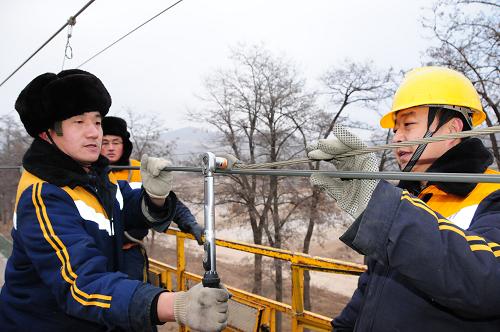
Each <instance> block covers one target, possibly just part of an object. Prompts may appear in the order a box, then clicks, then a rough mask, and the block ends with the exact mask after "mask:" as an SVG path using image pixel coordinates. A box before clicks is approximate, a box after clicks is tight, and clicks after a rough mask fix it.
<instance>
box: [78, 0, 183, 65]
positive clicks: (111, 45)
mask: <svg viewBox="0 0 500 332" xmlns="http://www.w3.org/2000/svg"><path fill="white" fill-rule="evenodd" d="M182 1H183V0H178V1H177V2H176V3H174V4H173V5H170V6H168V7H167V8H165V9H163V10H162V11H160V12H159V13H158V14H156V15H154V16H153V17H151V18H150V19H148V20H146V21H145V22H144V23H142V24H139V25H138V26H137V27H135V28H134V29H132V30H131V31H129V32H127V33H126V34H124V35H123V36H121V37H120V38H118V39H117V40H115V41H114V42H112V43H111V44H109V45H108V46H106V47H105V48H103V49H102V50H100V51H99V52H97V53H96V54H94V55H93V56H91V57H90V58H88V59H87V60H85V61H84V62H82V63H81V64H80V65H79V66H78V67H76V68H80V67H82V66H83V65H85V64H87V63H88V62H90V61H92V60H93V59H95V58H96V57H97V56H99V55H100V54H102V53H104V52H105V51H107V50H108V49H110V48H111V47H113V46H114V45H116V44H117V43H119V42H120V41H122V40H123V39H125V38H126V37H128V36H129V35H131V34H132V33H134V32H135V31H137V30H139V29H140V28H142V27H143V26H145V25H146V24H148V23H149V22H151V21H152V20H154V19H155V18H157V17H158V16H160V15H161V14H163V13H165V12H166V11H168V10H170V9H171V8H172V7H174V6H176V5H177V4H179V3H181V2H182Z"/></svg>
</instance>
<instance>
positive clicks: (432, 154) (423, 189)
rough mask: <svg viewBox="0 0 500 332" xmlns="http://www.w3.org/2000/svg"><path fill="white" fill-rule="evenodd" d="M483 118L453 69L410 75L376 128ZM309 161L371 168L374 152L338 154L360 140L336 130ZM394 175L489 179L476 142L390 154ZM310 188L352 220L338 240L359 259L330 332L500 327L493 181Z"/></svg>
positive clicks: (497, 205)
mask: <svg viewBox="0 0 500 332" xmlns="http://www.w3.org/2000/svg"><path fill="white" fill-rule="evenodd" d="M484 119H485V114H484V112H483V110H482V107H481V103H480V100H479V96H478V94H477V92H476V90H475V89H474V87H473V85H472V83H471V82H470V81H469V80H468V79H467V78H466V77H465V76H464V75H462V74H461V73H459V72H457V71H454V70H451V69H448V68H442V67H423V68H418V69H415V70H413V71H410V72H409V73H408V74H407V75H406V77H405V78H404V80H403V82H402V83H401V85H400V87H399V89H398V91H397V92H396V95H395V97H394V102H393V107H392V110H391V111H390V112H389V113H388V114H386V115H385V116H384V117H383V118H382V120H381V125H382V127H384V128H392V129H393V130H394V139H393V140H394V141H395V142H403V141H407V140H413V139H418V138H422V137H430V136H439V135H443V134H449V133H457V132H461V131H464V130H469V129H471V128H472V127H474V126H477V125H479V124H481V123H482V122H483V121H484ZM334 134H335V136H336V137H335V138H334V139H326V140H321V141H319V142H318V144H317V145H315V146H314V147H312V148H311V149H310V152H309V154H308V156H309V158H311V159H314V160H331V161H332V163H333V164H334V165H335V166H336V167H337V169H338V170H341V171H377V169H378V165H377V158H376V157H375V155H374V154H365V155H358V156H354V157H348V158H337V156H338V155H340V154H343V153H345V152H348V151H352V150H357V149H361V148H363V147H365V144H364V143H363V142H362V141H361V140H360V139H359V138H358V137H356V136H354V135H353V134H351V133H350V132H348V131H347V130H346V129H344V128H343V127H336V128H335V129H334ZM394 152H395V154H396V160H397V162H398V164H399V166H400V168H401V169H402V170H403V171H406V172H409V171H412V172H451V173H477V174H482V173H488V174H498V172H495V171H493V170H490V169H488V166H489V165H490V164H491V163H492V162H493V158H492V156H491V154H490V152H489V151H488V150H487V149H486V148H485V147H484V145H483V143H482V142H481V141H480V140H479V139H477V138H467V139H450V140H446V141H441V142H436V143H430V144H427V145H425V144H423V145H419V146H415V147H410V148H408V147H405V148H398V149H396V150H395V151H394ZM311 183H312V184H313V185H316V186H319V188H321V189H322V190H324V191H325V192H327V193H328V194H329V195H330V196H331V197H333V198H334V199H335V200H336V201H337V204H338V206H339V207H340V208H342V209H343V210H345V211H346V212H348V213H349V214H351V215H352V216H353V217H354V219H355V220H354V222H353V223H352V225H351V226H350V227H349V229H348V230H347V231H346V232H345V233H344V234H343V235H342V237H341V240H342V241H343V242H345V243H346V244H347V245H349V246H350V247H352V248H353V249H354V250H356V251H358V252H359V253H361V254H363V255H365V256H366V257H367V265H368V270H367V272H365V273H364V274H363V275H361V277H360V279H359V284H358V289H357V290H356V291H355V293H354V295H353V297H352V299H351V301H350V302H349V304H348V305H347V306H346V308H345V309H344V310H343V311H342V313H341V314H340V315H339V316H338V317H336V318H335V319H334V320H333V321H332V326H333V327H334V330H335V331H363V332H364V331H384V332H385V331H405V332H406V331H410V332H411V331H474V332H477V331H500V311H499V310H498V308H499V307H500V287H499V283H500V190H499V189H500V184H490V183H479V184H475V183H450V182H439V181H422V182H414V181H413V182H412V181H401V182H400V183H399V185H398V187H394V186H393V185H391V184H389V183H388V182H386V181H384V180H340V179H337V178H334V177H330V176H327V175H323V174H314V175H313V176H311Z"/></svg>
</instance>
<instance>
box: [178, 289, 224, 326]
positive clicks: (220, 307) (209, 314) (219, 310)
mask: <svg viewBox="0 0 500 332" xmlns="http://www.w3.org/2000/svg"><path fill="white" fill-rule="evenodd" d="M229 298H230V293H229V292H228V291H227V289H226V288H225V287H224V286H222V285H221V288H206V287H203V285H202V284H201V283H200V284H198V285H196V286H194V287H193V288H191V289H190V290H188V291H187V292H179V293H178V294H177V296H176V297H175V302H174V316H175V321H176V322H177V323H179V324H182V325H186V326H187V327H189V328H190V329H193V330H198V331H207V332H209V331H221V330H222V329H224V328H225V327H226V326H227V317H228V312H227V308H228V304H227V301H228V300H229Z"/></svg>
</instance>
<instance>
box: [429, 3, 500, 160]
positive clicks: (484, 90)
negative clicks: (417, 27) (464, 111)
mask: <svg viewBox="0 0 500 332" xmlns="http://www.w3.org/2000/svg"><path fill="white" fill-rule="evenodd" d="M499 8H500V4H499V3H498V2H497V1H474V0H438V1H437V2H436V4H435V5H434V6H433V8H432V10H431V11H432V15H430V17H431V18H430V19H427V18H423V25H424V27H426V28H428V29H429V30H430V31H431V32H432V34H433V37H434V38H435V39H436V40H437V41H438V45H437V46H434V47H430V48H429V49H428V50H427V56H428V58H429V64H437V65H443V66H447V67H450V68H454V69H456V70H458V71H460V72H462V73H464V74H465V75H466V76H467V77H468V78H469V79H471V80H472V82H473V84H474V86H475V88H476V89H477V91H478V93H479V95H480V96H481V99H482V104H483V107H484V108H485V111H486V114H487V117H486V123H487V125H488V126H491V125H493V124H497V123H498V122H499V120H500V110H499V101H500V69H499V64H500V59H499V55H500V49H499V48H500V32H499V28H500V15H498V9H499ZM490 139H491V145H492V150H493V154H494V156H495V159H496V161H497V166H498V167H499V168H500V152H499V150H498V141H497V138H496V137H495V135H493V134H492V135H490Z"/></svg>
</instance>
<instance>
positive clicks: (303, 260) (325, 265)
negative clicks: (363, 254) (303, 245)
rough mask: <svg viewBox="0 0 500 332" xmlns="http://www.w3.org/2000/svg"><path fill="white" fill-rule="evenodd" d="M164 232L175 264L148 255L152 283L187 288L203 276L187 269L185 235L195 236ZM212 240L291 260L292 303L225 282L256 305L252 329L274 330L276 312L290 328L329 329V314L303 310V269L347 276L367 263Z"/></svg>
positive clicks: (239, 298) (236, 298) (242, 299)
mask: <svg viewBox="0 0 500 332" xmlns="http://www.w3.org/2000/svg"><path fill="white" fill-rule="evenodd" d="M167 234H169V235H174V236H175V237H176V247H177V266H176V267H174V266H171V265H169V264H166V263H163V262H160V261H157V260H154V259H151V258H150V259H149V272H150V276H152V277H153V279H156V280H152V282H153V283H156V284H158V285H159V286H161V287H164V288H166V289H168V290H171V291H175V290H185V289H187V283H188V281H189V280H192V281H196V282H200V281H201V279H202V276H200V275H197V274H194V273H190V272H187V271H186V258H185V250H184V249H185V248H184V240H185V239H186V238H187V239H192V240H194V237H193V236H192V235H191V234H187V233H183V232H181V231H179V230H175V229H169V230H168V231H167ZM215 243H216V245H217V246H221V247H226V248H231V249H234V250H238V251H243V252H248V253H252V254H255V255H262V256H266V257H271V258H276V259H281V260H284V261H288V262H290V263H291V276H292V301H291V302H292V304H291V305H288V304H286V303H282V302H278V301H274V300H272V299H269V298H266V297H263V296H259V295H256V294H253V293H250V292H246V291H244V290H242V289H238V288H235V287H231V286H230V285H225V286H226V287H227V289H228V290H229V291H230V292H231V293H232V295H233V296H232V299H233V300H234V301H236V302H239V303H242V304H244V305H247V306H249V307H252V308H255V309H256V310H258V311H259V312H260V316H259V317H260V318H259V321H258V322H256V325H255V329H254V331H257V330H261V327H262V326H267V329H266V330H268V331H270V332H275V331H276V312H281V313H283V314H284V315H287V316H289V317H290V318H291V322H292V326H291V328H292V331H299V332H301V331H302V330H303V329H304V328H307V329H311V330H315V331H331V325H330V321H331V317H326V316H323V315H320V314H317V313H314V312H310V311H307V310H304V270H311V271H323V272H330V273H342V274H349V275H360V274H361V273H363V272H364V271H365V270H366V266H364V265H361V264H355V263H349V262H343V261H340V260H335V259H328V258H323V257H313V256H310V255H307V254H303V253H296V252H292V251H288V250H283V249H277V248H272V247H267V246H262V245H256V244H250V243H244V242H238V241H228V240H221V239H217V240H216V241H215ZM174 276H175V279H176V281H177V282H176V285H177V287H176V289H174V288H173V277H174ZM179 330H180V331H184V328H182V327H180V328H179ZM230 330H231V329H230Z"/></svg>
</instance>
